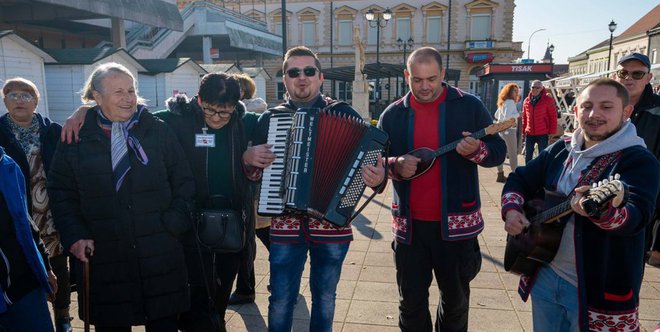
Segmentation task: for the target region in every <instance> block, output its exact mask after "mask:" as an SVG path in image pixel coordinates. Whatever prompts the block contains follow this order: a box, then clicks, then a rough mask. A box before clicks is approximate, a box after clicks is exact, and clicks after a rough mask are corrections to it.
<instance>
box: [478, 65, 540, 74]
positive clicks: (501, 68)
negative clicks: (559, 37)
mask: <svg viewBox="0 0 660 332" xmlns="http://www.w3.org/2000/svg"><path fill="white" fill-rule="evenodd" d="M495 73H512V74H516V73H539V74H542V73H548V74H550V73H552V65H551V64H545V63H542V64H518V63H513V64H487V65H486V66H485V67H484V70H483V75H488V74H495Z"/></svg>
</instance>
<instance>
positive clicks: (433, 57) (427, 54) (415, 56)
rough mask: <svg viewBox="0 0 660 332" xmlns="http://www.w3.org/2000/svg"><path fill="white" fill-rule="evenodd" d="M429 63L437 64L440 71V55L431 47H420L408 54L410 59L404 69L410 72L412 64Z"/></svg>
mask: <svg viewBox="0 0 660 332" xmlns="http://www.w3.org/2000/svg"><path fill="white" fill-rule="evenodd" d="M431 61H435V62H437V63H438V67H439V68H440V69H442V55H441V54H440V52H439V51H438V50H436V49H435V48H433V47H428V46H427V47H420V48H418V49H416V50H414V51H413V52H412V53H410V57H409V58H408V62H407V63H406V69H408V71H410V66H411V65H412V64H413V63H424V62H431Z"/></svg>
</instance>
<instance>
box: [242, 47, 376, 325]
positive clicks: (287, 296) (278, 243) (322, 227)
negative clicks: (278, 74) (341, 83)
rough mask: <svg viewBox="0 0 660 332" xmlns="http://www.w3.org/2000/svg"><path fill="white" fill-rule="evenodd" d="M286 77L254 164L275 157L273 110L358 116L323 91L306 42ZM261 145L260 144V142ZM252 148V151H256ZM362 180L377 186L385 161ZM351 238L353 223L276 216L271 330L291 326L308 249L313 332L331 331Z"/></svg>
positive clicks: (261, 127) (290, 56) (264, 121)
mask: <svg viewBox="0 0 660 332" xmlns="http://www.w3.org/2000/svg"><path fill="white" fill-rule="evenodd" d="M282 73H283V74H284V75H283V77H282V80H283V81H284V85H285V86H286V91H287V94H288V100H287V102H286V103H284V104H282V105H280V106H278V107H276V109H270V110H268V111H266V112H264V113H263V114H262V115H261V117H259V122H258V125H257V133H256V134H255V139H254V144H256V146H255V147H253V148H250V150H254V151H251V153H250V156H254V157H250V158H248V159H246V162H248V163H249V164H250V165H257V166H258V167H260V168H266V167H267V166H268V165H270V164H271V162H272V161H273V159H274V158H273V154H272V152H270V148H271V146H269V145H264V143H266V141H267V136H268V123H269V121H270V116H271V115H272V114H273V112H284V111H286V112H294V111H295V110H297V109H298V108H319V109H331V110H332V111H334V112H337V113H339V114H346V115H348V116H351V117H357V118H360V115H359V114H358V113H357V112H356V111H355V110H354V109H353V108H352V107H350V106H349V105H348V104H346V103H335V102H334V101H333V100H331V99H330V98H327V97H325V96H324V95H322V94H321V84H322V83H323V73H322V72H321V63H320V62H319V59H318V58H317V56H316V54H314V52H312V51H311V50H310V49H309V48H307V47H304V46H298V47H294V48H292V49H289V50H288V51H287V53H286V55H285V56H284V63H283V65H282ZM260 144H261V145H260ZM252 152H254V153H252ZM362 176H363V180H364V183H365V184H367V185H368V186H370V187H377V186H378V185H379V184H381V182H383V179H384V177H385V172H384V168H383V167H382V162H379V163H378V164H377V165H376V166H366V167H365V168H364V169H363V172H362ZM352 240H353V232H352V230H351V225H350V224H348V225H346V226H344V227H336V226H334V225H333V224H330V223H328V222H326V221H325V220H319V219H317V218H314V217H312V216H310V215H309V214H307V213H301V212H289V211H287V212H285V214H283V215H281V216H276V217H273V218H272V220H271V226H270V241H271V245H270V256H269V261H270V286H271V296H270V298H269V302H270V303H269V305H268V330H269V331H287V332H288V331H291V326H292V324H293V310H294V308H295V305H296V302H297V299H298V291H299V290H300V280H301V277H302V272H303V269H304V265H305V261H306V260H307V253H308V252H309V256H310V268H311V271H310V276H309V284H310V289H311V292H312V313H311V319H310V326H309V331H332V320H333V318H334V313H335V297H336V290H337V283H338V282H339V277H340V275H341V266H342V263H343V262H344V258H345V257H346V253H347V252H348V247H349V244H350V242H351V241H352Z"/></svg>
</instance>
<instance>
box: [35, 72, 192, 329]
mask: <svg viewBox="0 0 660 332" xmlns="http://www.w3.org/2000/svg"><path fill="white" fill-rule="evenodd" d="M135 86H136V83H135V79H134V77H133V75H132V73H131V72H130V71H129V70H128V69H126V68H125V67H124V66H122V65H120V64H117V63H107V64H104V65H101V66H99V67H98V68H96V69H95V70H94V72H93V73H92V74H91V75H90V77H89V78H88V80H87V82H86V83H85V86H84V88H83V91H82V99H83V101H84V102H89V101H94V102H95V103H96V106H95V107H92V108H90V109H89V110H87V112H86V113H87V114H86V118H85V122H84V123H83V125H82V128H81V129H80V134H79V140H78V142H77V143H75V144H60V145H59V146H58V148H57V151H56V152H55V156H54V158H53V164H52V165H51V170H50V173H49V178H48V179H49V180H48V191H49V194H50V197H51V204H52V210H53V215H54V217H55V222H56V226H57V227H58V230H59V231H60V235H61V239H62V244H63V245H64V247H65V248H67V249H68V250H69V251H70V252H71V253H72V254H73V255H75V256H76V257H77V258H78V260H79V261H81V262H87V261H89V264H90V296H89V303H90V318H89V320H90V322H91V323H92V324H94V325H95V329H96V331H97V332H105V331H130V330H131V326H133V325H145V326H146V331H147V332H152V331H153V332H156V331H158V332H161V331H162V332H174V331H176V330H177V316H178V315H179V313H181V312H184V311H186V310H187V309H188V307H189V305H190V299H189V289H188V278H187V273H186V267H185V262H184V255H183V249H182V246H181V244H180V242H179V235H180V234H182V233H183V232H185V231H187V230H188V229H189V228H190V220H189V209H188V206H189V202H190V200H191V198H192V195H193V193H194V183H193V178H192V174H191V171H190V167H189V165H188V162H187V161H186V160H185V157H184V155H183V151H182V150H181V147H180V145H179V143H178V142H177V139H176V137H175V136H174V134H173V133H172V132H171V131H170V130H169V129H168V128H167V126H166V125H165V124H164V123H163V122H162V121H159V120H157V119H156V118H155V117H154V116H152V115H151V114H150V113H149V112H148V111H147V110H146V109H145V107H144V106H143V105H140V104H138V101H139V99H140V98H139V97H138V95H137V91H136V88H135ZM87 252H89V257H88V256H87V254H86V253H87ZM76 270H77V271H82V268H78V269H76ZM77 278H78V281H80V282H81V283H82V280H81V279H82V278H81V276H80V275H79V276H77ZM79 296H82V295H81V294H79ZM79 302H80V303H83V302H84V299H80V301H79Z"/></svg>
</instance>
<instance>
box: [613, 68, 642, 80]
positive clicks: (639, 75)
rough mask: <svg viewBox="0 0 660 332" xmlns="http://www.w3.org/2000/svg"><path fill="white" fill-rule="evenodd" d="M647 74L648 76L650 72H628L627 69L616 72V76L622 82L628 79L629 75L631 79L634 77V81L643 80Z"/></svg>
mask: <svg viewBox="0 0 660 332" xmlns="http://www.w3.org/2000/svg"><path fill="white" fill-rule="evenodd" d="M646 74H648V72H645V71H643V70H635V71H627V70H625V69H619V70H617V71H616V76H617V77H619V78H620V79H622V80H625V79H626V78H628V75H630V77H632V79H634V80H641V79H642V78H643V77H644V75H646Z"/></svg>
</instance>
